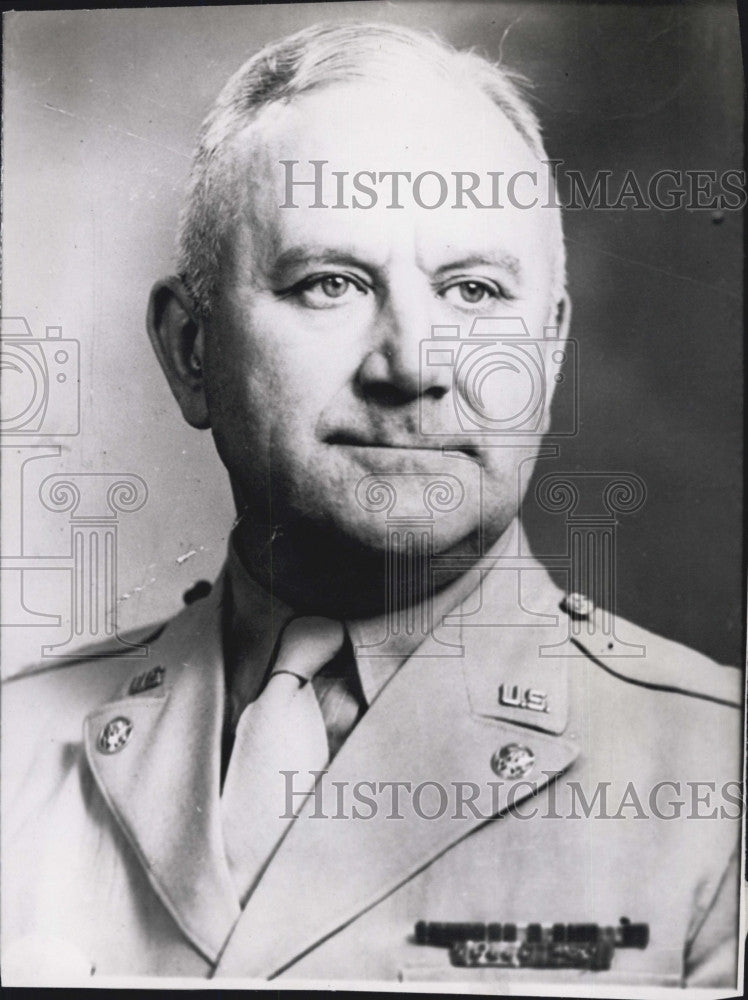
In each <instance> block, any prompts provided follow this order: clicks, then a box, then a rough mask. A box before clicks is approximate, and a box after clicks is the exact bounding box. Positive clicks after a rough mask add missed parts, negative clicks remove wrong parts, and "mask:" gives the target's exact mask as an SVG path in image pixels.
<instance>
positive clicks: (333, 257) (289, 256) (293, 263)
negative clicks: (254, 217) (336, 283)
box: [272, 246, 371, 272]
mask: <svg viewBox="0 0 748 1000" xmlns="http://www.w3.org/2000/svg"><path fill="white" fill-rule="evenodd" d="M301 264H347V265H353V266H355V267H361V268H363V267H367V265H366V264H364V263H363V262H362V260H361V258H360V256H359V255H358V254H357V253H356V252H355V251H354V250H353V249H352V248H348V247H340V246H337V247H325V246H292V247H288V249H286V250H283V251H282V252H281V253H279V254H278V256H277V257H276V258H275V260H274V261H273V263H272V270H273V271H275V272H282V271H287V270H289V269H290V268H293V267H298V266H299V265H301ZM368 266H369V268H371V265H368Z"/></svg>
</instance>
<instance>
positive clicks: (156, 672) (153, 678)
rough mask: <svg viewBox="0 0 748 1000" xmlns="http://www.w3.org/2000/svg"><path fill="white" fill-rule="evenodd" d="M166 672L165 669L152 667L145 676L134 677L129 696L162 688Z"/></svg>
mask: <svg viewBox="0 0 748 1000" xmlns="http://www.w3.org/2000/svg"><path fill="white" fill-rule="evenodd" d="M165 675H166V671H165V670H164V668H163V667H151V669H150V670H146V672H145V673H143V674H138V676H137V677H133V679H132V682H131V684H130V687H129V690H128V694H142V693H143V691H150V690H151V689H152V688H157V687H161V685H162V684H163V683H164V677H165Z"/></svg>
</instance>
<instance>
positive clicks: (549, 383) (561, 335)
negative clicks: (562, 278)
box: [540, 292, 571, 434]
mask: <svg viewBox="0 0 748 1000" xmlns="http://www.w3.org/2000/svg"><path fill="white" fill-rule="evenodd" d="M570 323H571V300H570V299H569V296H568V295H567V294H566V292H564V294H563V295H562V296H561V298H560V299H558V300H557V301H556V302H555V303H554V305H553V306H552V307H551V312H550V315H549V317H548V326H550V327H555V328H556V329H557V330H558V336H557V337H554V338H552V339H549V340H546V342H545V344H546V355H545V399H546V402H545V412H544V413H543V420H542V424H541V427H540V433H541V434H545V433H546V432H547V431H548V428H549V427H550V423H551V401H552V399H553V394H554V392H555V391H556V385H557V382H558V381H559V379H562V378H563V375H562V374H561V369H562V367H563V363H564V360H565V357H566V352H565V351H564V350H563V345H564V343H565V341H566V338H567V337H568V335H569V326H570ZM559 348H560V349H559Z"/></svg>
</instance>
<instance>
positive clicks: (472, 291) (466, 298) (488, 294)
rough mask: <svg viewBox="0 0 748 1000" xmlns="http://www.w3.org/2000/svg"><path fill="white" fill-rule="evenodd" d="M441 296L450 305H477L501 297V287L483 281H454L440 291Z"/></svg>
mask: <svg viewBox="0 0 748 1000" xmlns="http://www.w3.org/2000/svg"><path fill="white" fill-rule="evenodd" d="M441 295H442V298H444V299H446V300H447V302H450V303H451V304H452V305H456V306H461V305H468V306H479V305H482V304H484V303H487V302H488V301H490V300H495V299H500V298H502V295H501V289H499V287H498V286H497V285H494V284H493V283H491V284H489V283H488V282H485V281H474V280H462V281H456V282H454V284H452V285H448V286H447V288H445V289H443V290H442V292H441Z"/></svg>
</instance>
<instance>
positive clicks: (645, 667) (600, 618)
mask: <svg viewBox="0 0 748 1000" xmlns="http://www.w3.org/2000/svg"><path fill="white" fill-rule="evenodd" d="M561 608H562V610H563V611H565V612H566V614H568V615H569V618H570V619H571V620H572V629H571V633H570V639H571V641H572V642H573V643H574V645H575V646H577V647H578V648H579V649H581V650H582V651H583V652H584V653H586V654H587V655H588V656H589V657H590V658H591V659H592V660H594V661H595V662H596V663H597V664H599V665H600V666H601V667H603V668H604V669H605V670H607V671H608V672H609V673H611V674H614V675H615V676H616V677H620V678H621V680H624V681H628V682H629V683H631V684H639V685H641V686H642V687H647V688H653V689H655V690H658V691H673V692H675V693H678V694H683V695H689V696H691V697H694V698H702V699H705V700H707V701H715V702H719V703H721V704H725V705H732V706H735V707H736V708H740V707H741V705H742V704H743V698H744V678H743V672H742V671H741V670H738V669H736V668H735V667H728V666H722V665H721V664H719V663H716V662H715V661H714V660H710V659H709V657H708V656H704V655H703V654H702V653H698V652H696V650H693V649H689V647H688V646H683V645H681V644H680V643H677V642H673V641H672V640H670V639H664V638H663V637H662V636H659V635H655V634H654V633H653V632H648V631H647V630H646V629H644V628H641V627H640V626H638V625H633V624H632V623H631V622H629V621H626V620H625V619H623V618H619V617H618V616H614V615H612V614H611V612H610V611H607V610H605V609H603V608H599V607H597V606H596V605H595V604H594V603H593V602H592V601H591V600H590V599H589V598H588V597H585V596H584V595H583V594H567V595H566V597H565V598H564V600H563V601H562V602H561Z"/></svg>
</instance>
